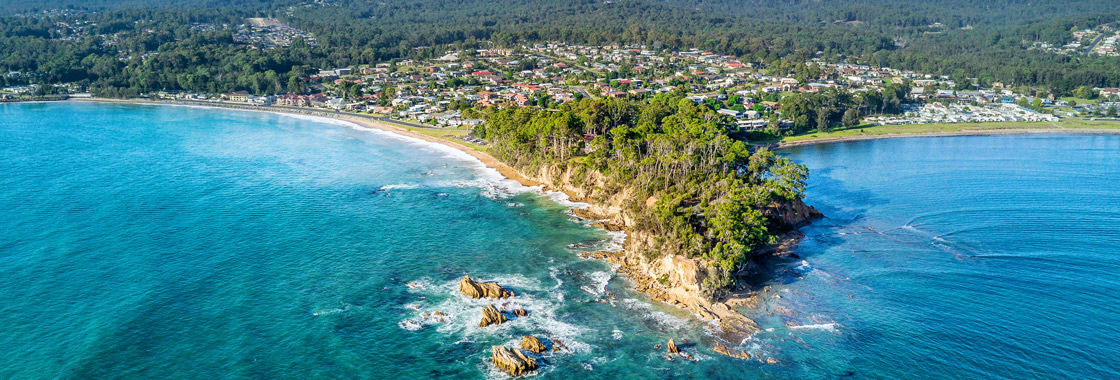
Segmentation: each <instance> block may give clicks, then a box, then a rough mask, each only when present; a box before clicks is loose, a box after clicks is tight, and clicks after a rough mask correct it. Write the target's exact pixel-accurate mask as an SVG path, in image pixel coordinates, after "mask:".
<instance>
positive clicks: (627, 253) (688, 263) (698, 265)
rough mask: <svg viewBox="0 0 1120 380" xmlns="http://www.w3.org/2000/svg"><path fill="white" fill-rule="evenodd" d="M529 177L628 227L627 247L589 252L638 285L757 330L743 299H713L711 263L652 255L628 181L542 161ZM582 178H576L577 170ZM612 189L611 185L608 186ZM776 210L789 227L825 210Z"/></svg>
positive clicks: (592, 214) (729, 324)
mask: <svg viewBox="0 0 1120 380" xmlns="http://www.w3.org/2000/svg"><path fill="white" fill-rule="evenodd" d="M523 174H525V175H526V177H528V178H530V179H532V180H535V181H537V182H540V183H543V184H545V185H546V186H548V187H549V188H551V190H560V191H563V192H565V193H568V194H569V195H572V196H574V197H575V198H577V200H579V201H582V202H586V203H588V204H589V205H590V206H589V207H588V208H586V209H583V210H578V211H577V213H578V214H579V215H580V216H582V217H585V218H588V219H594V220H605V222H602V223H600V224H599V226H600V227H603V228H606V229H608V230H624V231H626V233H627V236H626V241H625V244H624V250H623V251H622V252H596V253H593V254H591V255H590V256H592V257H595V258H599V259H603V260H606V261H608V262H610V263H612V264H618V265H619V266H620V268H619V272H621V273H623V274H625V275H627V276H628V277H629V278H630V279H632V280H633V281H634V282H635V288H636V290H638V291H641V292H644V293H646V294H649V296H650V298H651V299H653V300H655V301H661V302H666V303H669V304H672V305H676V306H679V307H683V308H686V309H689V310H690V311H692V312H693V313H695V314H696V315H697V316H699V317H701V318H704V319H708V320H715V321H718V322H719V324H720V325H721V327H722V329H723V331H724V332H725V333H730V334H735V333H750V332H753V331H757V329H758V327H757V324H755V322H754V321H752V320H750V319H748V318H746V317H744V316H742V315H741V314H739V313H738V312H736V311H734V310H733V307H734V306H737V305H738V304H740V303H741V302H742V300H741V299H735V298H734V297H732V298H730V299H728V298H724V299H720V300H713V299H711V298H709V297H707V296H706V295H705V294H704V293H703V291H702V289H703V284H704V281H705V279H707V277H708V275H709V268H708V267H707V266H706V265H705V264H704V263H702V262H700V261H698V260H695V259H690V258H687V257H684V256H682V255H678V254H662V255H660V256H657V255H650V256H654V257H653V258H647V253H649V252H654V251H657V250H658V243H657V239H656V237H655V236H653V235H652V234H649V233H647V232H645V231H641V230H637V229H635V228H634V227H635V226H636V223H635V221H634V217H635V216H634V215H630V214H631V213H630V212H629V211H627V210H626V208H625V205H626V204H628V203H630V201H631V197H633V196H634V191H633V190H632V189H631V188H629V187H625V186H622V187H619V186H611V184H608V183H607V179H606V177H605V176H604V175H602V174H601V173H599V172H594V171H591V172H579V173H577V171H575V170H573V169H571V168H565V169H561V168H559V167H556V166H549V167H543V168H541V169H540V170H539V171H537V172H535V173H523ZM577 175H578V176H580V177H579V178H573V177H574V176H577ZM607 189H610V190H607ZM644 203H645V204H646V206H647V207H653V206H654V204H655V203H656V199H655V198H652V197H651V198H649V199H646V200H644ZM766 212H767V213H768V214H769V215H770V216H776V217H777V218H779V219H780V220H782V221H783V222H785V224H787V225H788V228H791V229H792V228H796V227H800V226H803V225H805V224H808V223H809V222H810V221H811V220H812V219H814V218H816V217H819V216H820V212H818V211H817V210H816V209H814V208H812V207H810V206H808V205H806V204H805V203H803V202H801V201H800V200H798V201H797V202H794V203H793V204H774V205H772V206H771V207H770V208H769V209H768V210H767V211H766Z"/></svg>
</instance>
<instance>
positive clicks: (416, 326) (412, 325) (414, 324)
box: [397, 319, 424, 331]
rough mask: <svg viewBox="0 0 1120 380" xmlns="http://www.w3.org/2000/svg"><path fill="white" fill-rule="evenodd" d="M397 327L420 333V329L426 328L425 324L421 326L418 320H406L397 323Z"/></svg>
mask: <svg viewBox="0 0 1120 380" xmlns="http://www.w3.org/2000/svg"><path fill="white" fill-rule="evenodd" d="M397 326H400V328H402V329H405V330H408V331H419V330H420V329H422V328H424V325H423V324H421V323H420V322H418V321H416V320H412V319H406V320H403V321H400V322H397Z"/></svg>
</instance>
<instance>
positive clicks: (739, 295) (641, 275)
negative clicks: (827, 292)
mask: <svg viewBox="0 0 1120 380" xmlns="http://www.w3.org/2000/svg"><path fill="white" fill-rule="evenodd" d="M70 101H75V102H90V103H118V104H138V105H164V106H187V107H200V108H222V109H232V110H241V111H257V112H270V113H276V114H287V115H302V116H314V117H322V118H326V119H333V120H338V121H343V122H350V123H354V124H355V125H358V126H361V127H367V128H371V129H376V130H380V131H384V132H389V133H393V134H396V135H398V136H403V137H409V138H414V139H419V140H422V141H424V142H429V143H435V144H440V145H442V146H446V147H450V148H453V149H456V150H458V151H461V152H463V153H466V154H468V155H470V156H471V157H473V158H474V159H476V160H478V161H479V162H481V163H482V164H483V165H484V166H485V167H487V168H490V169H494V170H495V171H497V172H498V174H500V175H501V176H502V177H504V178H506V179H509V180H513V181H516V182H517V183H519V184H521V185H522V186H525V187H537V188H539V189H540V191H541V194H542V195H544V196H547V192H559V193H563V194H565V195H567V197H568V200H569V201H572V202H580V203H587V202H586V199H584V198H583V197H580V196H579V195H578V194H577V193H576V191H569V190H570V189H569V190H565V189H562V188H559V187H557V186H551V185H550V184H548V183H543V182H540V181H536V180H533V179H530V178H529V177H528V176H526V175H524V174H522V173H521V172H520V171H518V170H517V169H514V168H513V167H511V166H509V165H507V164H505V163H503V162H501V161H499V160H498V159H497V158H495V157H494V156H491V155H490V154H488V153H486V152H484V151H480V150H478V149H475V148H474V147H472V146H469V145H466V144H463V143H459V142H457V141H452V140H450V139H443V138H438V137H434V136H429V135H425V134H422V133H418V132H416V131H412V130H409V129H406V128H404V127H400V126H395V125H391V124H388V123H385V122H380V121H377V120H371V119H369V118H364V117H361V116H356V115H351V114H348V113H341V112H331V111H329V110H319V109H311V108H308V109H302V108H300V109H295V108H271V107H259V106H252V105H241V104H225V103H213V104H196V103H193V102H175V101H152V100H145V99H101V98H82V99H71V100H70ZM297 111H298V112H297ZM587 204H589V205H591V206H592V207H591V208H595V207H594V206H595V205H592V204H590V203H587ZM599 206H600V207H602V206H603V205H599ZM602 208H609V207H602ZM573 212H574V214H575V215H577V216H578V217H581V218H583V219H586V220H608V219H613V216H612V215H606V214H600V213H596V212H595V211H593V210H591V209H588V208H579V207H576V208H573ZM591 226H592V227H596V228H599V229H601V230H603V231H605V232H607V233H617V232H622V233H623V234H624V237H623V241H624V242H629V240H630V239H631V238H632V237H633V236H634V235H633V231H630V230H629V229H628V228H626V227H625V226H622V225H612V223H609V222H606V223H604V222H602V221H600V222H598V223H593V224H591ZM801 237H802V235H800V234H799V233H797V232H796V230H795V231H794V232H793V233H787V234H783V235H782V236H781V237H780V241H779V242H778V243H776V244H774V245H773V246H772V247H770V248H769V249H770V251H771V252H770V255H772V256H775V257H777V256H781V255H783V254H784V253H785V252H788V250H789V247H790V246H791V245H792V244H795V243H796V242H797V241H799V240H800V238H801ZM621 245H622V247H621V249H619V250H617V251H594V252H584V253H577V255H578V256H580V257H583V258H585V259H590V260H596V261H601V262H603V263H606V264H609V265H617V266H618V267H617V268H616V269H614V270H613V272H614V273H617V274H619V275H621V276H623V277H625V278H626V279H628V280H630V281H632V282H633V286H631V289H632V290H633V291H634V292H636V293H640V294H642V295H644V296H645V298H646V299H647V301H648V302H651V303H653V302H656V303H660V304H664V305H667V306H673V307H675V308H678V309H682V310H685V311H688V312H689V313H690V314H692V316H693V318H697V319H698V320H701V321H710V322H715V323H716V325H718V326H719V327H720V330H721V331H720V332H718V333H715V334H713V337H715V338H716V339H717V342H716V345H715V346H713V349H714V348H718V347H724V346H723V343H720V342H719V341H721V340H722V341H725V342H728V343H731V344H733V345H734V342H738V341H740V340H742V339H744V338H745V337H747V336H749V335H750V334H752V333H754V332H756V331H758V330H759V328H758V325H757V323H756V322H755V321H754V320H753V319H751V318H749V317H747V316H746V315H745V314H744V313H742V312H740V311H738V310H736V309H737V308H739V307H749V305H751V304H755V303H756V302H757V301H758V300H757V298H756V295H755V294H751V292H748V291H745V290H739V291H731V292H729V293H728V294H727V295H725V297H723V298H722V299H720V300H709V301H707V302H699V301H697V300H691V301H690V300H688V299H683V300H682V299H677V298H676V296H674V295H671V294H669V293H666V290H665V289H658V288H657V287H656V286H644V285H642V284H643V283H652V281H653V279H652V277H650V275H649V274H648V273H646V272H645V270H644V268H643V267H641V266H636V265H631V263H628V262H627V260H625V257H626V255H627V251H628V249H627V244H626V243H622V244H621ZM682 301H683V302H682ZM724 348H725V349H724V351H726V352H731V354H729V353H723V352H720V351H719V350H716V351H715V352H716V353H720V354H723V355H727V356H732V357H739V356H735V355H733V353H735V352H738V351H734V352H732V351H727V349H726V347H724ZM756 359H758V360H760V361H763V360H764V358H763V357H757V358H756ZM771 360H772V359H771Z"/></svg>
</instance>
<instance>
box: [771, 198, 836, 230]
mask: <svg viewBox="0 0 1120 380" xmlns="http://www.w3.org/2000/svg"><path fill="white" fill-rule="evenodd" d="M766 213H767V216H771V217H775V218H777V219H778V220H781V221H782V222H783V223H785V224H786V227H787V228H798V227H804V226H806V225H808V224H809V222H812V221H813V220H814V219H817V218H820V217H822V216H824V215H823V214H821V212H820V211H817V209H816V208H815V207H813V206H809V205H807V204H805V202H803V201H801V200H800V199H798V200H796V201H794V202H789V203H781V204H778V203H775V204H772V205H770V207H767V208H766Z"/></svg>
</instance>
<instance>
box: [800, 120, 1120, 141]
mask: <svg viewBox="0 0 1120 380" xmlns="http://www.w3.org/2000/svg"><path fill="white" fill-rule="evenodd" d="M1000 129H1053V130H1060V129H1117V130H1120V121H1088V120H1077V119H1067V120H1062V121H1060V122H1056V123H1048V122H1004V123H957V124H911V125H880V126H874V127H854V128H848V129H841V130H833V131H830V132H824V133H821V132H816V133H805V134H801V135H796V136H788V137H785V138H782V139H781V141H780V142H782V143H792V142H799V141H811V140H821V139H834V138H843V137H855V136H875V135H894V134H918V133H925V134H930V133H949V132H963V131H988V130H1000Z"/></svg>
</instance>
